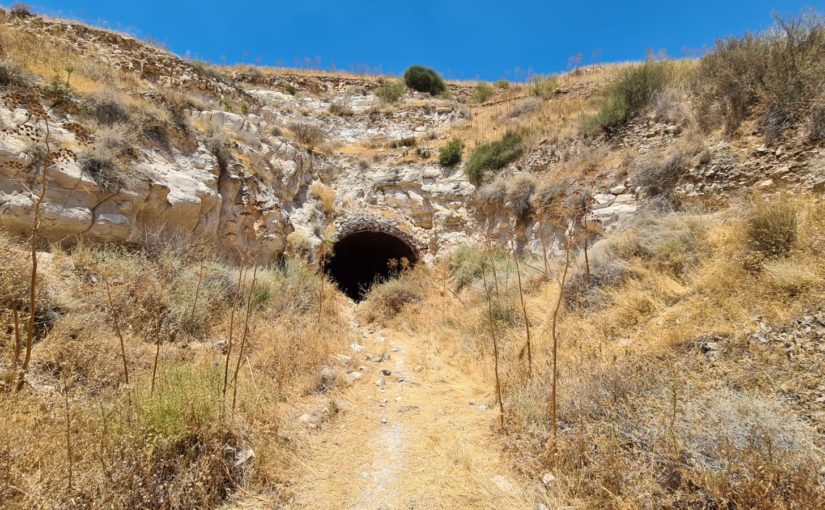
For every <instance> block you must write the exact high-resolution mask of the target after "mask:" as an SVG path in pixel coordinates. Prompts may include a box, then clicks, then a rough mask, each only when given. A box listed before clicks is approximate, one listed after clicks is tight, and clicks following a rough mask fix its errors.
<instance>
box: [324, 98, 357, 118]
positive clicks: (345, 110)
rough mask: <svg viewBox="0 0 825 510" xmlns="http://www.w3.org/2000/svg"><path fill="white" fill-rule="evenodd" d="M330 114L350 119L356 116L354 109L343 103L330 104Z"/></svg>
mask: <svg viewBox="0 0 825 510" xmlns="http://www.w3.org/2000/svg"><path fill="white" fill-rule="evenodd" d="M329 113H331V114H333V115H338V116H339V117H350V116H352V115H353V114H354V112H353V111H352V108H350V107H349V105H347V104H345V103H343V102H341V101H336V102H334V103H332V104H330V105H329Z"/></svg>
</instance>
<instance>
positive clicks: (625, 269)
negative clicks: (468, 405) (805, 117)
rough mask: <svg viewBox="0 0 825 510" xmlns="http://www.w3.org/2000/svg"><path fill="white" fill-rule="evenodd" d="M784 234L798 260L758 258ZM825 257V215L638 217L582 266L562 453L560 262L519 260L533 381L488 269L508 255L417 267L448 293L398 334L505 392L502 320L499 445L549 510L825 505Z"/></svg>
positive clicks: (439, 291) (574, 300)
mask: <svg viewBox="0 0 825 510" xmlns="http://www.w3.org/2000/svg"><path fill="white" fill-rule="evenodd" d="M788 214H791V215H793V218H794V222H789V221H788V220H787V219H786V218H787V216H788ZM768 217H769V218H768ZM749 225H750V226H749ZM754 225H760V227H759V228H754ZM790 230H792V231H793V232H794V235H793V236H791V235H790V234H789V231H790ZM776 239H780V240H782V241H781V242H782V243H783V245H784V246H786V247H787V251H785V252H781V253H780V252H776V251H772V250H768V251H767V252H766V251H764V250H763V249H762V248H760V247H761V246H765V245H767V246H773V245H774V244H775V240H776ZM823 250H825V216H824V215H823V214H822V210H821V207H819V205H818V203H817V202H815V201H812V200H808V199H796V200H787V201H784V202H772V203H768V204H766V205H764V206H758V207H755V208H754V210H753V212H752V213H748V214H746V215H744V216H743V215H741V214H739V211H738V210H737V209H735V208H732V209H730V210H726V211H722V212H720V213H717V214H714V215H707V214H686V213H671V214H668V215H664V216H662V215H659V216H658V217H642V218H640V219H639V220H637V221H636V222H635V223H633V224H631V225H630V226H629V227H628V228H626V229H624V230H620V231H617V232H615V233H614V234H611V235H610V236H607V237H606V238H604V239H603V240H601V241H599V242H598V243H596V244H595V245H594V246H593V248H592V250H591V255H590V258H589V266H587V265H586V264H585V260H584V257H583V256H582V255H579V256H577V257H576V258H575V259H574V261H573V264H572V267H571V268H570V269H569V271H570V272H571V273H572V277H571V278H570V279H569V280H568V281H569V282H570V283H569V284H568V285H566V286H565V287H564V293H565V294H564V295H563V296H562V298H563V299H562V301H561V304H562V306H561V310H560V313H559V315H558V317H559V321H558V338H559V350H558V367H559V373H558V377H559V379H558V390H557V391H558V395H557V401H558V410H557V419H558V436H557V439H556V440H555V441H554V440H553V433H552V429H553V427H552V416H553V412H552V409H551V407H550V406H551V398H550V397H551V396H552V391H553V386H552V381H553V373H552V368H551V367H552V348H551V347H552V345H551V344H552V342H551V339H552V334H551V326H552V323H553V314H552V307H551V306H548V303H551V304H552V303H555V302H556V300H557V299H558V298H559V281H558V280H559V279H560V277H561V274H562V272H563V271H564V263H563V261H561V262H559V261H555V262H552V263H551V267H550V270H549V272H548V273H547V274H545V272H544V270H543V269H542V267H543V264H542V262H541V261H540V260H523V261H522V263H521V264H520V268H521V269H520V270H521V273H520V277H521V279H522V281H523V284H524V285H523V289H524V297H525V300H526V305H527V307H526V310H527V314H528V316H529V320H530V323H531V325H532V331H533V335H532V338H533V345H532V358H533V363H532V373H531V371H530V370H529V367H528V360H527V356H526V355H525V349H526V345H525V341H526V338H525V330H524V326H523V323H522V321H520V320H519V311H518V310H520V307H519V304H518V303H519V299H520V298H519V286H517V285H516V283H517V278H516V274H515V270H516V269H515V265H514V264H510V263H507V264H504V263H501V262H498V261H497V262H496V263H495V265H491V264H490V261H491V260H499V259H498V256H493V257H492V258H491V257H490V255H491V254H489V253H485V250H480V251H476V252H475V254H474V255H473V250H472V249H471V248H466V249H464V250H462V251H460V252H459V253H458V254H457V255H456V257H457V258H456V259H454V262H452V263H453V264H454V266H455V267H453V268H452V269H450V268H447V267H436V268H434V269H432V270H423V269H417V270H416V271H417V272H418V271H420V272H422V273H424V272H427V273H429V274H420V275H418V276H417V278H418V281H420V282H433V281H438V282H440V278H441V274H442V273H443V274H445V275H449V274H453V275H454V276H453V277H452V278H451V279H450V280H449V282H450V283H449V285H450V290H449V291H447V289H445V288H444V287H442V286H441V285H440V284H438V285H434V284H432V283H431V284H430V285H429V287H428V292H427V294H426V296H425V298H424V300H423V301H421V302H420V303H419V304H418V305H416V307H414V308H408V309H406V312H405V314H403V315H399V316H398V317H396V318H395V319H394V324H395V325H396V327H399V328H409V330H410V331H415V332H416V333H417V334H418V335H420V337H421V339H422V341H425V342H430V343H432V345H433V346H437V348H438V349H439V350H443V351H446V352H450V353H451V354H452V357H453V359H454V361H455V366H456V368H457V369H464V370H468V371H471V372H473V373H477V374H478V375H479V376H481V377H485V378H486V380H487V381H489V385H490V393H491V394H492V395H494V392H493V381H494V374H493V373H492V370H493V359H492V358H491V355H492V345H491V343H490V336H489V325H488V323H489V321H490V320H491V319H490V318H491V317H492V320H493V323H494V328H495V329H494V330H495V332H496V336H497V339H498V351H499V358H498V363H499V367H500V373H501V375H502V378H501V384H502V392H503V395H504V416H505V426H504V428H503V432H504V433H505V434H506V435H507V437H508V438H509V439H508V442H509V443H510V446H511V449H512V451H513V453H514V455H515V458H514V463H515V464H516V465H519V466H521V468H522V469H523V471H524V472H525V474H527V475H529V476H530V477H531V478H533V479H535V480H541V479H542V478H544V479H545V483H546V485H545V489H546V493H544V494H543V496H542V499H543V501H544V502H545V503H546V504H549V505H550V506H570V505H573V506H582V507H602V508H605V507H606V508H613V507H628V506H630V507H648V506H650V507H670V508H685V507H692V506H697V505H698V506H709V507H718V506H734V507H737V508H765V509H768V508H778V507H782V508H817V507H819V506H821V505H822V504H823V502H825V489H823V487H822V485H821V483H820V480H819V477H820V473H819V469H820V466H821V465H822V463H823V461H825V457H823V454H822V447H823V444H822V436H821V433H820V432H821V430H822V428H823V427H825V421H823V418H822V416H821V415H820V414H816V415H812V414H810V411H809V410H810V409H812V406H816V405H817V404H816V403H815V402H816V399H817V398H818V397H817V395H818V390H815V389H813V387H812V386H810V384H812V383H813V384H814V386H817V384H816V383H814V379H813V378H815V377H816V376H815V375H814V374H818V373H820V372H821V371H822V370H823V369H825V366H823V364H822V358H821V356H818V355H817V354H816V342H817V340H816V338H818V336H817V335H821V334H822V332H823V331H825V310H822V308H821V303H822V302H823V300H825V278H823V276H822V275H825V265H823V261H825V257H823V255H825V252H823ZM507 259H508V257H507V255H506V254H505V255H504V257H503V258H502V262H509V261H508V260H507ZM484 266H486V267H484ZM482 267H484V268H483V269H481V268H482ZM588 267H589V271H588ZM588 272H589V275H588V274H587V273H588ZM485 273H486V275H485ZM415 277H416V276H415V274H414V275H412V276H411V277H408V278H410V279H414V278H415ZM484 278H486V283H485V281H484ZM395 285H399V284H398V283H396V284H395ZM379 289H380V287H378V288H376V290H375V292H379ZM485 289H486V291H485ZM485 296H486V297H485ZM742 296H748V299H742ZM371 299H373V298H372V297H369V298H368V302H369V300H371ZM486 299H492V306H493V314H492V315H490V314H489V313H488V308H487V304H486ZM507 310H509V312H507ZM814 317H818V319H817V318H814ZM817 321H820V322H817ZM796 324H799V325H798V326H795V325H796ZM783 328H785V329H783ZM795 328H796V329H795ZM806 328H808V329H806ZM810 328H814V329H813V331H814V332H813V333H811V332H810V331H811V329H810ZM782 331H788V333H782V334H780V333H779V332H782ZM806 331H808V332H807V333H806ZM774 332H775V333H774ZM789 352H792V353H793V355H788V354H787V353H789ZM459 367H462V368H459ZM820 386H821V385H820ZM817 387H819V386H817Z"/></svg>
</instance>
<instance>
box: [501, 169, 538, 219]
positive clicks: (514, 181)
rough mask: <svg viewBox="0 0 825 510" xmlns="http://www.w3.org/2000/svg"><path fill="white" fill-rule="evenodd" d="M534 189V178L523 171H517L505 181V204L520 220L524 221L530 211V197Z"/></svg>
mask: <svg viewBox="0 0 825 510" xmlns="http://www.w3.org/2000/svg"><path fill="white" fill-rule="evenodd" d="M535 190H536V181H535V178H534V177H533V176H532V175H531V174H528V173H525V172H519V173H517V174H515V175H513V177H511V178H510V179H509V180H508V181H507V204H508V205H509V206H510V207H511V208H512V209H513V212H514V213H515V215H516V218H518V219H519V220H521V221H526V220H527V219H528V218H529V216H530V214H531V213H532V205H531V199H532V197H533V192H535Z"/></svg>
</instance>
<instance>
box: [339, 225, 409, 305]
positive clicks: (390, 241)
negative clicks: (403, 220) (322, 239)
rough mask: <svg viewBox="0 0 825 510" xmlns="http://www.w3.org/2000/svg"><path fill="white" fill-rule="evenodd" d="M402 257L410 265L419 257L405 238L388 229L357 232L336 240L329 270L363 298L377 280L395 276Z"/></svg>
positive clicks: (345, 288) (351, 294) (344, 288)
mask: <svg viewBox="0 0 825 510" xmlns="http://www.w3.org/2000/svg"><path fill="white" fill-rule="evenodd" d="M402 259H406V260H407V262H408V263H409V265H410V266H412V265H413V264H415V263H416V262H417V261H418V257H417V255H416V254H415V251H414V250H413V249H412V248H411V247H410V246H409V245H408V244H407V243H406V242H405V241H403V240H402V239H399V238H398V237H396V236H394V235H392V234H387V233H384V232H370V231H366V232H355V233H353V234H348V235H346V236H344V237H343V238H341V239H340V240H339V241H338V242H336V243H335V246H334V248H333V256H332V258H331V259H330V261H329V262H328V263H327V265H326V272H327V274H329V276H330V277H331V278H332V279H333V280H334V281H335V282H336V283H337V284H338V286H339V287H340V288H341V290H342V291H343V292H344V293H345V294H346V295H347V296H349V297H350V298H352V299H353V300H355V301H360V300H361V299H362V298H363V297H364V294H366V292H367V291H368V290H369V288H370V287H371V286H372V285H373V284H374V283H377V282H382V281H385V280H387V279H388V278H391V277H393V276H395V275H396V274H397V273H398V271H399V270H400V268H401V265H402V262H401V261H402Z"/></svg>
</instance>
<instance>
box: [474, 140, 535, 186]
mask: <svg viewBox="0 0 825 510" xmlns="http://www.w3.org/2000/svg"><path fill="white" fill-rule="evenodd" d="M523 150H524V143H523V141H522V138H521V135H519V134H518V133H515V132H512V131H511V132H508V133H506V134H505V135H504V136H503V137H502V138H501V140H496V141H494V142H490V143H485V144H483V145H479V146H478V147H476V148H475V150H474V151H473V153H472V154H470V157H469V159H468V160H467V163H466V164H465V165H464V173H465V174H466V175H467V178H468V179H469V180H470V182H471V183H473V184H475V185H476V186H478V185H479V184H480V183H481V180H482V178H483V177H484V172H485V171H488V170H499V169H501V168H504V167H505V166H507V165H508V164H509V163H511V162H513V161H515V160H516V159H517V158H518V157H519V156H521V153H522V151H523Z"/></svg>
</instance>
